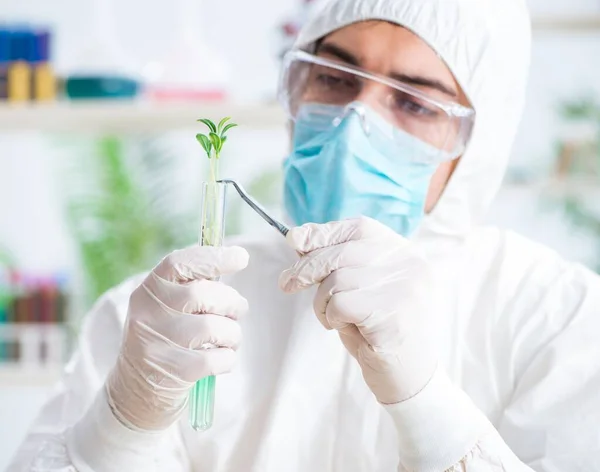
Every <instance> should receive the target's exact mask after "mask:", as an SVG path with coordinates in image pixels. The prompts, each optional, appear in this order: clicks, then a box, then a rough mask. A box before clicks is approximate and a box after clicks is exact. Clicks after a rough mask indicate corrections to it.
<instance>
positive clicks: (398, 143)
mask: <svg viewBox="0 0 600 472" xmlns="http://www.w3.org/2000/svg"><path fill="white" fill-rule="evenodd" d="M327 108H332V107H331V106H329V105H319V104H308V105H304V106H303V109H302V110H301V111H300V113H298V117H297V119H296V123H295V128H294V142H293V151H292V153H291V154H290V155H289V156H288V158H287V159H286V160H285V163H284V178H285V196H284V198H285V207H286V210H287V212H288V214H289V216H290V217H291V218H292V219H293V221H294V222H295V223H296V224H298V225H301V224H304V223H308V222H312V223H326V222H329V221H336V220H342V219H346V218H353V217H357V216H361V215H362V216H368V217H371V218H374V219H376V220H378V221H380V222H381V223H383V224H385V225H387V226H389V227H390V228H392V229H393V230H395V231H396V232H397V233H399V234H401V235H403V236H406V237H408V236H410V235H411V234H412V233H413V232H414V231H415V229H416V228H417V227H418V225H419V223H420V222H421V220H422V218H423V215H424V207H425V198H426V196H427V190H428V188H429V182H430V180H431V176H432V175H433V173H434V171H435V169H436V165H434V164H431V163H429V162H434V161H435V158H436V157H437V156H438V155H439V152H440V151H439V150H438V149H436V148H434V147H433V146H430V145H428V144H426V143H425V142H423V141H420V140H418V139H417V138H415V137H413V136H411V135H410V134H408V133H405V132H403V131H401V130H397V129H394V131H393V133H394V136H393V138H392V137H391V136H390V133H389V132H387V131H389V130H390V128H391V126H392V125H390V124H388V123H387V122H386V121H385V120H384V119H383V118H382V117H380V116H379V115H377V114H376V113H375V112H374V111H372V110H370V109H369V108H368V107H366V106H364V105H362V104H360V103H357V104H352V107H350V108H349V111H348V112H347V113H346V114H345V115H344V111H343V108H342V109H341V110H339V113H340V114H339V115H338V116H343V118H341V120H340V121H339V122H338V123H336V124H337V126H335V125H332V124H330V125H329V126H323V125H322V123H320V122H322V121H323V116H324V115H327V116H332V115H333V113H335V110H331V109H329V110H327ZM335 108H339V107H335ZM334 116H335V115H334ZM415 155H418V156H419V159H418V160H415V159H414V157H415Z"/></svg>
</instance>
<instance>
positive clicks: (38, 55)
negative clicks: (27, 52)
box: [32, 30, 51, 62]
mask: <svg viewBox="0 0 600 472" xmlns="http://www.w3.org/2000/svg"><path fill="white" fill-rule="evenodd" d="M50 39H51V34H50V31H49V30H37V31H35V33H34V41H35V43H34V51H33V58H32V61H33V62H48V61H49V60H50Z"/></svg>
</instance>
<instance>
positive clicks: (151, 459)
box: [8, 282, 189, 472]
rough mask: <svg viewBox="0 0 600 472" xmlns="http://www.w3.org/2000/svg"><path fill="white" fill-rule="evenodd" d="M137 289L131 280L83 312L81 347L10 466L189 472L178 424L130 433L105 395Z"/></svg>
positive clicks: (35, 471) (40, 471)
mask: <svg viewBox="0 0 600 472" xmlns="http://www.w3.org/2000/svg"><path fill="white" fill-rule="evenodd" d="M134 286H135V285H134V284H133V283H131V282H129V283H126V284H124V285H123V286H121V287H119V288H117V289H114V290H112V291H110V292H108V293H107V294H106V295H104V296H103V297H102V298H101V299H100V300H99V301H98V302H97V303H96V305H95V306H94V308H93V309H92V311H91V312H90V313H89V314H88V315H87V316H86V319H85V321H84V323H83V326H82V331H81V335H80V338H79V342H78V349H77V350H76V352H75V354H74V355H73V358H72V359H71V361H70V362H69V364H68V365H67V366H66V367H65V370H64V373H63V376H62V379H61V381H60V382H59V384H58V385H57V386H56V388H55V392H54V394H53V396H52V398H51V399H50V400H49V401H48V402H47V403H46V404H45V405H44V406H43V408H42V410H41V411H40V413H39V415H38V417H37V419H36V421H35V422H34V424H33V426H32V427H31V429H30V430H29V433H28V435H27V437H26V438H25V440H24V442H23V443H22V444H21V446H20V448H19V450H18V451H17V454H16V456H15V457H14V458H13V460H12V462H11V464H10V465H9V468H8V470H9V471H10V472H26V471H27V472H88V471H92V470H93V471H94V472H102V471H105V470H106V471H108V470H111V471H114V470H127V471H132V472H134V471H138V470H140V471H141V470H144V471H146V470H153V469H155V470H169V471H173V472H187V471H188V470H189V460H188V457H187V453H186V451H185V447H184V446H183V443H182V440H181V437H180V434H179V431H178V430H177V428H176V427H173V428H172V429H171V430H169V431H167V432H165V433H163V434H161V435H152V434H144V433H138V432H134V431H131V430H129V429H127V428H126V427H125V426H123V425H122V424H121V423H120V422H118V421H117V420H116V419H115V417H114V415H113V414H112V412H111V411H110V407H109V406H108V404H107V402H106V398H105V396H104V395H105V393H104V388H103V387H104V381H105V379H106V377H107V375H108V373H109V371H110V369H111V368H112V366H113V365H114V363H115V360H116V358H117V355H118V353H119V347H120V344H121V335H122V326H123V322H124V318H125V314H126V311H127V303H128V300H129V295H130V293H131V290H132V289H133V288H134Z"/></svg>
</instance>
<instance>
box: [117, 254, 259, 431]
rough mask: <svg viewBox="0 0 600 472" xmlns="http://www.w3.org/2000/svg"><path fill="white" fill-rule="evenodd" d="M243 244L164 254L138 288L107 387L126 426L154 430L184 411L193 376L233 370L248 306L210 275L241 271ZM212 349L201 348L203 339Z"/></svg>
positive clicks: (169, 422) (118, 416)
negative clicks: (243, 318)
mask: <svg viewBox="0 0 600 472" xmlns="http://www.w3.org/2000/svg"><path fill="white" fill-rule="evenodd" d="M247 264H248V253H247V252H246V251H245V250H244V249H242V248H239V247H222V248H214V247H200V246H196V247H191V248H188V249H184V250H180V251H175V252H173V253H172V254H170V255H169V256H167V257H166V258H165V259H164V260H163V261H162V262H161V263H160V264H159V265H158V266H157V267H156V268H155V269H154V270H153V271H152V272H151V273H150V275H148V277H147V278H146V279H145V280H144V282H143V283H142V284H141V285H140V286H139V287H138V288H137V289H136V290H135V291H134V292H133V294H132V295H131V298H130V301H129V311H128V314H127V321H126V323H125V331H124V334H123V341H122V345H121V352H120V354H119V357H118V360H117V363H116V365H115V367H114V368H113V370H112V371H111V373H110V375H109V377H108V379H107V383H106V389H107V393H108V398H109V403H110V406H111V409H112V411H113V413H114V414H115V416H116V417H117V418H118V419H119V420H120V421H121V422H122V423H123V424H125V425H126V426H128V427H130V428H132V429H139V430H143V431H157V430H162V429H165V428H167V427H168V426H170V425H171V424H172V423H173V422H175V421H176V420H177V419H178V418H179V416H180V415H181V413H182V411H183V409H184V408H185V405H186V403H187V401H186V400H187V398H188V393H189V390H190V388H191V387H192V385H193V384H194V382H195V381H197V380H199V379H201V378H203V377H206V376H208V375H218V374H223V373H225V372H229V371H230V370H231V369H232V367H233V365H234V362H235V357H236V353H235V351H236V349H237V347H238V346H239V344H240V341H241V337H242V335H241V330H240V327H239V325H238V323H237V320H238V318H239V317H240V316H241V315H243V314H244V313H245V312H246V311H247V308H248V303H247V301H246V300H245V299H244V298H243V297H242V296H241V295H240V294H238V293H237V292H236V291H235V290H234V289H232V288H230V287H228V286H226V285H224V284H223V283H221V282H215V281H212V280H209V279H213V278H216V277H218V276H220V275H223V274H229V273H233V272H237V271H239V270H242V269H243V268H245V267H246V265H247ZM207 344H210V345H214V346H215V348H214V349H202V346H203V345H207Z"/></svg>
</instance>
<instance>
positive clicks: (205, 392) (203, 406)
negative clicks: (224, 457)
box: [189, 179, 289, 431]
mask: <svg viewBox="0 0 600 472" xmlns="http://www.w3.org/2000/svg"><path fill="white" fill-rule="evenodd" d="M228 185H233V187H234V188H235V190H236V191H237V193H238V194H239V195H240V197H242V199H243V200H244V201H245V202H246V203H247V204H248V205H249V206H250V208H252V209H253V210H254V211H255V212H256V213H258V214H259V215H260V216H261V217H262V218H263V219H264V220H265V221H266V222H267V223H269V224H270V225H271V226H273V227H274V228H275V229H276V230H277V231H279V232H280V233H281V234H282V235H283V236H285V235H287V233H288V231H289V228H288V227H287V226H285V225H284V224H283V223H281V222H279V221H277V220H276V219H275V218H273V217H271V216H270V215H269V214H268V213H267V212H266V211H265V209H264V208H263V207H262V206H261V205H260V204H259V203H258V202H257V201H256V200H254V199H253V198H252V197H251V196H250V195H248V193H247V192H246V191H245V190H244V188H243V187H242V186H241V185H240V184H238V183H237V182H236V181H235V180H232V179H222V180H218V181H216V182H204V183H203V184H202V201H201V218H200V221H201V223H200V238H199V242H200V244H201V245H202V246H220V245H222V243H223V237H224V228H225V202H226V193H227V186H228ZM203 347H204V348H206V349H211V348H214V347H215V346H214V345H212V344H211V345H205V346H203ZM215 388H216V377H215V376H214V375H211V376H209V377H205V378H203V379H200V380H198V381H197V382H196V383H195V384H194V386H193V387H192V390H191V392H190V401H189V420H190V425H191V426H192V428H194V429H195V430H196V431H206V430H207V429H209V428H210V427H211V426H212V423H213V419H214V406H215Z"/></svg>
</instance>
